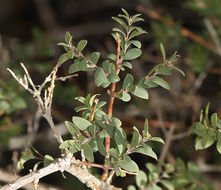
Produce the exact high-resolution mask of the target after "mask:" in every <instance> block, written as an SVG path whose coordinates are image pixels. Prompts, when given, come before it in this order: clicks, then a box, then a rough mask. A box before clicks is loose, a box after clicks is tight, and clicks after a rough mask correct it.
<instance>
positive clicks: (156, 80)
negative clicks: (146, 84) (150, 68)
mask: <svg viewBox="0 0 221 190" xmlns="http://www.w3.org/2000/svg"><path fill="white" fill-rule="evenodd" d="M150 80H151V81H152V82H154V83H156V84H158V85H159V86H161V87H163V88H165V89H167V90H169V89H170V86H169V84H168V83H167V82H166V81H165V80H164V79H162V78H160V77H158V76H154V77H153V78H151V79H150Z"/></svg>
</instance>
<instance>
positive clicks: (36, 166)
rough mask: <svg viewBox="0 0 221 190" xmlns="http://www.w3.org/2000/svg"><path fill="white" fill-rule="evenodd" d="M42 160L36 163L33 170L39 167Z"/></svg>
mask: <svg viewBox="0 0 221 190" xmlns="http://www.w3.org/2000/svg"><path fill="white" fill-rule="evenodd" d="M41 163H42V161H39V162H37V163H35V165H34V167H33V171H34V172H35V171H36V170H37V169H38V166H39V164H41Z"/></svg>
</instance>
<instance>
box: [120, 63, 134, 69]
mask: <svg viewBox="0 0 221 190" xmlns="http://www.w3.org/2000/svg"><path fill="white" fill-rule="evenodd" d="M121 65H122V66H125V67H128V68H129V69H132V68H133V66H132V64H131V63H130V62H123V63H122V64H121Z"/></svg>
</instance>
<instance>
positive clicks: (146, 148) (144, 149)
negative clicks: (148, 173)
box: [133, 143, 157, 160]
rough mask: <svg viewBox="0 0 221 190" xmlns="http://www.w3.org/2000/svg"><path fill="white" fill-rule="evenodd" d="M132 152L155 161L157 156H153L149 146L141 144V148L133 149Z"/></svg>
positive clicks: (153, 153)
mask: <svg viewBox="0 0 221 190" xmlns="http://www.w3.org/2000/svg"><path fill="white" fill-rule="evenodd" d="M133 152H137V153H141V154H144V155H147V156H150V157H152V158H154V159H156V160H157V155H156V154H155V152H154V151H153V150H152V148H151V147H150V146H149V145H147V144H145V143H143V144H142V147H140V148H137V149H135V150H134V151H133Z"/></svg>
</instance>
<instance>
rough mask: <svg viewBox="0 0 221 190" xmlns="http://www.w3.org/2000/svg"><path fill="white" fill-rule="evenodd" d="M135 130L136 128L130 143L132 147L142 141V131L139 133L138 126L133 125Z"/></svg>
mask: <svg viewBox="0 0 221 190" xmlns="http://www.w3.org/2000/svg"><path fill="white" fill-rule="evenodd" d="M133 130H134V132H133V136H132V140H131V143H130V146H131V147H135V146H137V145H138V144H139V142H140V133H139V131H138V129H137V128H136V127H133Z"/></svg>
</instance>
